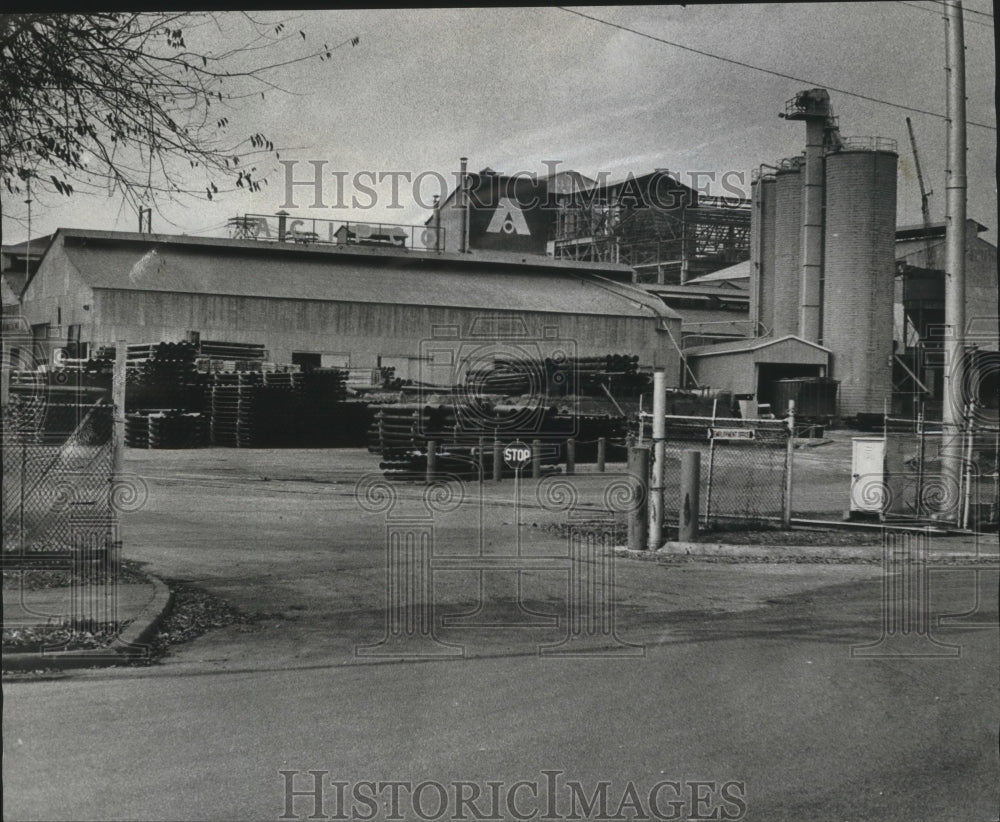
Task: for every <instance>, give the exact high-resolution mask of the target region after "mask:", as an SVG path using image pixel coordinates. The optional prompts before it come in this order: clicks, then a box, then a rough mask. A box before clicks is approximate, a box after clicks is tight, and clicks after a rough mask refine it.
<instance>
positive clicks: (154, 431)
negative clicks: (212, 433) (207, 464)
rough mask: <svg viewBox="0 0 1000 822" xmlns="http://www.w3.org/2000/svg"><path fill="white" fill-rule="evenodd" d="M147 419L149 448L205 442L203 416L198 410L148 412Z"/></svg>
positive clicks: (192, 444) (195, 445) (188, 445)
mask: <svg viewBox="0 0 1000 822" xmlns="http://www.w3.org/2000/svg"><path fill="white" fill-rule="evenodd" d="M148 420H149V422H148V427H147V433H148V437H147V442H148V447H149V448H197V447H199V446H201V445H203V444H204V442H205V429H204V417H203V416H202V414H200V413H198V412H193V413H192V412H189V413H184V412H181V411H177V410H176V409H171V410H169V411H160V412H157V413H153V414H150V415H149V417H148ZM126 432H127V425H126ZM126 436H127V433H126Z"/></svg>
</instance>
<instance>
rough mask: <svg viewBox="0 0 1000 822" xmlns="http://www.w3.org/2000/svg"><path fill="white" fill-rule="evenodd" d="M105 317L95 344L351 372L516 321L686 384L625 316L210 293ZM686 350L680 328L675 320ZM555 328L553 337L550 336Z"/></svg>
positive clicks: (134, 303)
mask: <svg viewBox="0 0 1000 822" xmlns="http://www.w3.org/2000/svg"><path fill="white" fill-rule="evenodd" d="M97 301H98V303H99V307H100V314H101V318H102V323H101V327H100V329H99V330H98V332H97V333H98V336H99V339H97V340H96V342H98V343H101V342H109V343H110V342H113V341H114V340H115V339H121V338H124V339H129V340H132V341H137V342H138V341H143V342H147V341H159V340H180V339H183V338H184V337H185V335H186V334H187V332H188V331H191V330H194V331H199V332H200V333H201V336H202V337H203V338H205V339H225V340H230V341H233V342H256V343H263V344H264V345H265V346H266V347H267V348H268V349H269V350H270V352H271V357H272V359H274V360H275V361H277V362H289V361H290V360H291V353H292V351H319V352H323V351H328V352H331V353H334V352H335V353H345V352H347V353H350V355H351V365H352V366H353V367H370V366H374V365H375V362H376V358H377V357H378V356H379V355H381V356H387V357H416V356H419V354H420V350H421V346H422V345H423V346H425V345H426V344H428V343H429V342H430V341H432V340H433V339H434V334H435V328H436V327H441V326H457V327H458V329H459V336H460V338H461V339H466V340H472V341H473V342H474V341H475V340H477V339H481V340H482V342H483V344H485V345H489V344H490V342H491V339H496V337H492V338H491V336H490V335H489V334H487V335H485V336H484V337H482V338H480V337H476V336H474V334H473V331H474V328H473V324H474V323H475V322H476V321H477V320H483V319H485V320H487V321H493V320H496V319H497V318H505V317H507V318H509V317H516V318H520V319H522V320H523V321H524V322H525V324H526V327H527V330H528V334H529V335H530V336H529V338H528V340H529V342H531V341H532V340H538V341H539V342H538V346H539V350H541V351H542V352H543V355H544V351H546V350H547V349H548V348H551V347H553V346H556V345H564V346H566V347H567V348H566V350H567V351H568V352H570V353H572V350H576V351H577V352H578V353H579V354H581V355H597V354H607V353H628V354H636V355H638V356H639V358H640V362H641V363H642V364H643V365H650V366H663V367H664V368H665V369H666V373H667V379H668V380H669V381H670V384H676V383H677V380H678V378H679V356H678V354H677V352H676V350H675V349H674V348H673V346H672V344H671V343H670V340H669V337H668V336H667V335H666V333H664V332H659V331H657V320H656V319H655V318H654V317H653V316H652V315H650V317H649V318H648V319H644V318H639V317H620V316H588V315H571V314H556V313H550V312H513V311H502V310H494V311H486V310H478V309H461V308H448V307H428V306H409V305H391V304H386V303H358V302H331V301H323V302H320V301H312V300H309V301H306V300H277V299H268V298H261V297H229V296H217V295H208V294H169V293H164V292H144V291H115V290H99V291H98V292H97ZM668 322H669V324H670V330H671V332H672V333H673V335H674V338H675V339H677V340H678V341H680V321H679V320H669V321H668ZM546 328H550V329H555V334H554V336H553V337H552V338H547V337H546V332H545V329H546Z"/></svg>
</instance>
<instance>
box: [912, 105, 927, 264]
mask: <svg viewBox="0 0 1000 822" xmlns="http://www.w3.org/2000/svg"><path fill="white" fill-rule="evenodd" d="M906 128H907V130H908V131H909V132H910V148H911V149H912V150H913V165H914V166H915V167H916V169H917V183H918V184H919V185H920V212H921V213H922V214H923V217H924V232H925V234H927V235H928V236H927V238H926V239H927V244H928V247H927V249H926V250H925V252H924V256H925V258H926V259H925V260H924V266H925V267H928V268H929V267H930V264H931V252H930V227H931V206H930V199H931V194H933V193H934V192H933V191H928V190H927V188H926V187H925V186H924V175H923V172H922V171H921V170H920V155H919V154H918V153H917V138H916V137H915V136H914V134H913V123H912V122H911V121H910V118H909V117H907V118H906Z"/></svg>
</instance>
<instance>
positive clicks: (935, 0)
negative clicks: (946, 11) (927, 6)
mask: <svg viewBox="0 0 1000 822" xmlns="http://www.w3.org/2000/svg"><path fill="white" fill-rule="evenodd" d="M929 2H931V3H937V4H938V5H939V6H945V7H946V8H947V6H948V5H949V4H948V3H945V2H944V0H929ZM962 11H963V12H965V13H966V14H979V15H982V16H983V17H989V18H990V20H992V19H993V15H992V14H990V13H989V12H986V11H976V9H967V8H965V6H963V7H962Z"/></svg>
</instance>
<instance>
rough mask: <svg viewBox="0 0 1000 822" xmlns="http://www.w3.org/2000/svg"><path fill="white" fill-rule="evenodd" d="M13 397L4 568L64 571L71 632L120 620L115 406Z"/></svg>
mask: <svg viewBox="0 0 1000 822" xmlns="http://www.w3.org/2000/svg"><path fill="white" fill-rule="evenodd" d="M58 397H59V394H58V392H54V395H53V393H49V392H46V391H26V392H12V393H11V397H10V400H9V402H8V404H7V405H6V406H5V407H4V409H3V418H2V435H3V448H2V450H3V552H2V559H3V570H4V576H5V577H6V578H15V577H18V576H20V580H21V584H22V585H24V584H26V583H25V577H24V575H25V574H26V573H29V572H33V571H59V572H64V573H65V574H66V575H67V578H68V582H69V585H70V586H71V591H70V601H71V603H72V604H71V608H70V613H69V615H68V616H69V620H70V622H71V624H72V625H73V627H74V628H83V627H88V626H89V627H93V626H96V625H99V624H108V623H113V622H115V620H116V613H115V611H116V609H115V596H114V592H115V591H114V589H115V585H116V584H117V576H118V572H117V569H118V564H119V556H118V554H119V545H118V518H117V512H116V508H115V498H114V497H115V493H116V487H115V484H114V456H115V455H114V437H113V427H114V408H113V406H112V405H111V404H110V403H109V402H108V401H107V398H106V397H104V396H97V397H96V398H95V397H94V396H93V395H88V396H86V397H85V398H83V397H72V398H66V399H59V398H58Z"/></svg>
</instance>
